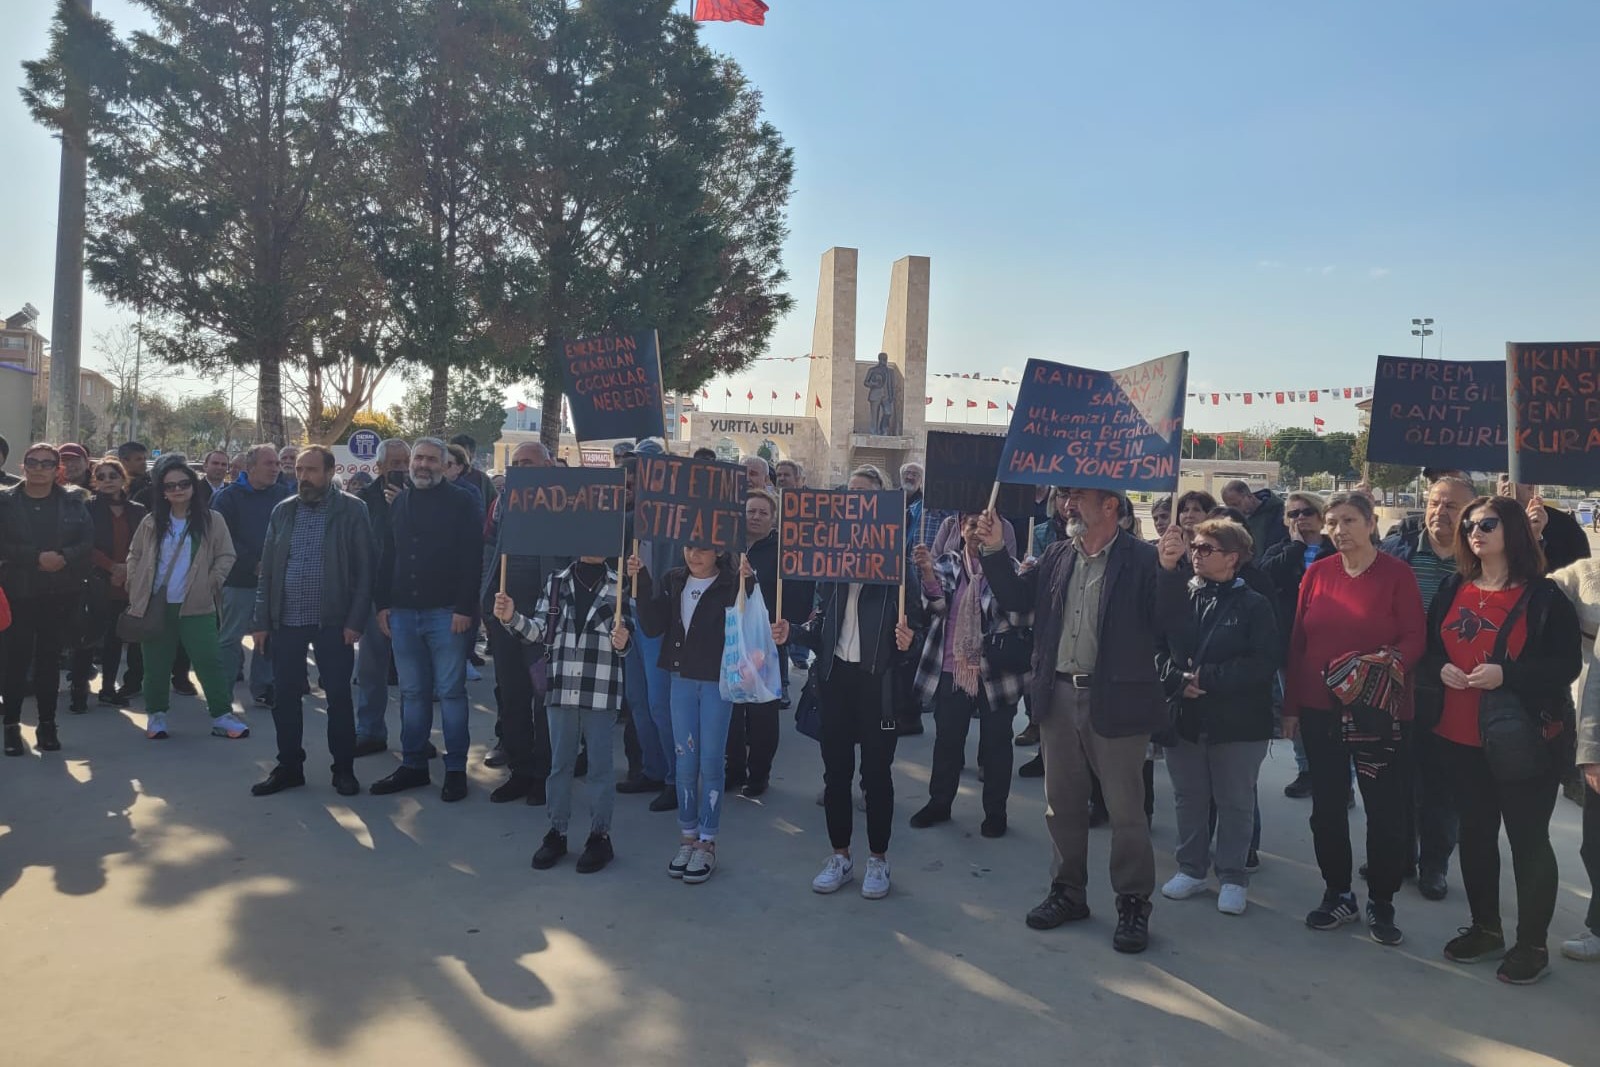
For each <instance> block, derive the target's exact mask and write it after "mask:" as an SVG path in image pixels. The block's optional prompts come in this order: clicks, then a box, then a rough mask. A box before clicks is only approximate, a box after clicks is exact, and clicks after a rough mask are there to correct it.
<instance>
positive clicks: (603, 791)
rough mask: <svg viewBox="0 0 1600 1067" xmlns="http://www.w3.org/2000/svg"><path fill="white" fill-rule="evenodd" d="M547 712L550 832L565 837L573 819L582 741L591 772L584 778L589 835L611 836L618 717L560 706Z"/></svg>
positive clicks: (556, 705) (557, 705) (554, 705)
mask: <svg viewBox="0 0 1600 1067" xmlns="http://www.w3.org/2000/svg"><path fill="white" fill-rule="evenodd" d="M546 712H547V714H548V715H549V717H550V777H549V779H548V780H547V781H546V787H547V788H548V790H549V796H548V805H549V812H550V829H552V830H554V831H555V832H556V833H558V834H562V835H565V834H566V832H567V823H568V822H570V821H571V819H572V790H573V788H574V787H573V781H572V772H573V771H574V770H575V769H576V768H577V766H578V742H579V741H580V740H582V741H583V743H584V745H585V746H586V748H587V749H588V752H589V770H588V773H587V775H586V776H585V777H584V786H585V788H586V790H587V791H588V794H589V832H590V833H596V834H604V833H609V832H610V830H611V809H612V806H613V805H614V804H615V802H616V799H617V793H616V781H615V778H616V771H615V769H614V767H613V759H614V757H613V755H612V748H613V745H612V730H613V728H614V727H615V726H616V725H617V713H616V712H615V711H590V710H588V709H585V708H569V707H563V706H561V705H560V704H551V705H550V706H549V707H548V708H547V709H546Z"/></svg>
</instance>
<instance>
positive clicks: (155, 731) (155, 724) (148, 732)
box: [144, 711, 167, 741]
mask: <svg viewBox="0 0 1600 1067" xmlns="http://www.w3.org/2000/svg"><path fill="white" fill-rule="evenodd" d="M148 720H149V721H148V722H146V723H145V727H144V735H145V736H146V737H148V738H149V739H150V740H152V741H165V740H166V739H167V713H166V712H164V711H152V712H151V713H150V714H149V716H148Z"/></svg>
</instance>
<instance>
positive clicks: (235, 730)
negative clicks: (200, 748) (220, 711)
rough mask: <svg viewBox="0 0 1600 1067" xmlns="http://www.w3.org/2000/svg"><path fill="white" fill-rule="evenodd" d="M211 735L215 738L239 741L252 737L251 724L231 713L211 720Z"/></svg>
mask: <svg viewBox="0 0 1600 1067" xmlns="http://www.w3.org/2000/svg"><path fill="white" fill-rule="evenodd" d="M211 734H212V736H213V737H226V738H228V739H229V740H233V741H237V740H239V738H241V737H249V736H250V724H249V723H247V722H245V721H244V720H243V719H241V718H239V716H237V715H235V714H234V713H233V712H231V711H230V712H228V713H227V714H226V715H218V716H217V717H216V718H215V719H212V720H211Z"/></svg>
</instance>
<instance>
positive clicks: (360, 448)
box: [345, 430, 383, 463]
mask: <svg viewBox="0 0 1600 1067" xmlns="http://www.w3.org/2000/svg"><path fill="white" fill-rule="evenodd" d="M382 443H383V439H382V438H380V437H379V436H378V433H377V431H376V430H357V431H356V432H355V433H353V434H351V435H350V440H349V441H347V442H345V446H346V447H347V448H349V449H350V454H351V455H352V456H354V457H355V458H356V459H358V460H361V461H363V462H368V463H370V462H371V461H372V460H374V459H377V458H378V446H379V445H380V444H382Z"/></svg>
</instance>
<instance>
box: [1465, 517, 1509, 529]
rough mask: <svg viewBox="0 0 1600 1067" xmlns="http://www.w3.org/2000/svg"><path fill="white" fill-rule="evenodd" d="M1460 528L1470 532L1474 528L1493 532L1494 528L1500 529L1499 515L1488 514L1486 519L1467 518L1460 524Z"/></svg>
mask: <svg viewBox="0 0 1600 1067" xmlns="http://www.w3.org/2000/svg"><path fill="white" fill-rule="evenodd" d="M1461 529H1462V532H1464V533H1472V532H1473V531H1474V530H1482V531H1483V532H1484V533H1494V532H1495V531H1496V530H1498V529H1500V516H1498V515H1490V516H1489V517H1488V518H1486V519H1468V520H1466V521H1465V522H1463V523H1462V524H1461Z"/></svg>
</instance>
